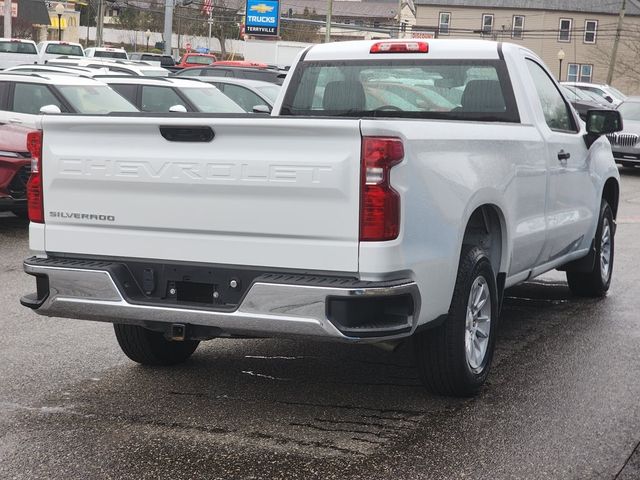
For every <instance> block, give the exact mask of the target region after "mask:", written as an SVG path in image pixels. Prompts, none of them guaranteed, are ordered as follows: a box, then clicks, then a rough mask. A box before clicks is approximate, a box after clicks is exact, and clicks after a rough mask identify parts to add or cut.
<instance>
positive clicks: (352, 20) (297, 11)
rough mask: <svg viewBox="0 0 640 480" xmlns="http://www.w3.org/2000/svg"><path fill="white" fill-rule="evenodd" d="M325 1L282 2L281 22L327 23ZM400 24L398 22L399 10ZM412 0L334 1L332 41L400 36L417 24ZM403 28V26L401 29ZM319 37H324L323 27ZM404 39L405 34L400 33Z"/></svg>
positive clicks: (294, 0)
mask: <svg viewBox="0 0 640 480" xmlns="http://www.w3.org/2000/svg"><path fill="white" fill-rule="evenodd" d="M327 5H328V2H327V1H326V0H281V2H280V11H281V18H282V20H281V23H282V22H287V21H288V18H291V17H305V18H307V19H311V20H316V21H318V22H324V21H325V19H326V15H327ZM400 5H402V9H401V10H400V19H399V20H400V21H399V20H398V9H399V7H400ZM415 21H416V20H415V6H414V4H413V0H334V2H333V4H332V15H331V24H332V27H331V40H332V41H340V40H363V39H365V40H371V39H375V38H389V37H395V36H398V32H399V30H403V31H407V30H410V29H411V27H412V26H413V25H414V24H415ZM401 25H403V26H402V27H400V26H401ZM318 35H319V36H320V37H321V38H324V35H325V27H324V25H322V26H321V27H320V28H319V30H318ZM400 35H401V36H402V33H400Z"/></svg>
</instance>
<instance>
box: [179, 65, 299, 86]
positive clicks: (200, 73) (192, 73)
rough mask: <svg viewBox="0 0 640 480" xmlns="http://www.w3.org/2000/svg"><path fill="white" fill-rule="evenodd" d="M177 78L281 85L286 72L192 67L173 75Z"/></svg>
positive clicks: (272, 69)
mask: <svg viewBox="0 0 640 480" xmlns="http://www.w3.org/2000/svg"><path fill="white" fill-rule="evenodd" d="M175 75H176V76H179V77H232V78H246V79H247V80H261V81H263V82H269V83H275V84H277V85H282V83H283V82H284V79H285V77H286V76H287V72H286V71H282V70H280V69H276V68H257V67H233V66H226V67H225V66H221V67H218V66H215V65H214V66H211V67H192V68H185V69H183V70H180V71H179V72H177V73H176V74H175Z"/></svg>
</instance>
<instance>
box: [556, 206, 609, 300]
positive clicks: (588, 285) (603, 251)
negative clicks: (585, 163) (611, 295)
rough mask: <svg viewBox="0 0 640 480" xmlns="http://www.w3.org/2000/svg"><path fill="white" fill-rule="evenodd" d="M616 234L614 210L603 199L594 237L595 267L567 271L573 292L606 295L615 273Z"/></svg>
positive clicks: (596, 295) (598, 295) (586, 294)
mask: <svg viewBox="0 0 640 480" xmlns="http://www.w3.org/2000/svg"><path fill="white" fill-rule="evenodd" d="M614 234H615V227H614V223H613V212H612V211H611V207H610V206H609V204H608V203H607V201H606V200H602V205H601V206H600V217H599V219H598V227H597V229H596V236H595V239H594V246H595V261H594V262H593V268H592V269H591V271H589V272H571V271H567V283H568V284H569V289H570V290H571V293H573V294H574V295H577V296H579V297H602V296H604V295H606V293H607V291H608V290H609V286H610V285H611V277H612V275H613V253H614Z"/></svg>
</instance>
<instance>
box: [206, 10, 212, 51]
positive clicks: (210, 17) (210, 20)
mask: <svg viewBox="0 0 640 480" xmlns="http://www.w3.org/2000/svg"><path fill="white" fill-rule="evenodd" d="M207 25H209V43H208V44H207V47H209V53H211V27H212V26H213V9H212V8H210V9H209V18H207Z"/></svg>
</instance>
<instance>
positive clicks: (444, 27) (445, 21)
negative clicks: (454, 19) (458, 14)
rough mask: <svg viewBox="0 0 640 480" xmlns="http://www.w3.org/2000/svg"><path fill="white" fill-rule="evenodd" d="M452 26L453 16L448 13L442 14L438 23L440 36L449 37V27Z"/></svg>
mask: <svg viewBox="0 0 640 480" xmlns="http://www.w3.org/2000/svg"><path fill="white" fill-rule="evenodd" d="M450 25H451V14H450V13H448V12H440V19H439V21H438V33H439V34H440V35H449V27H450Z"/></svg>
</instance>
